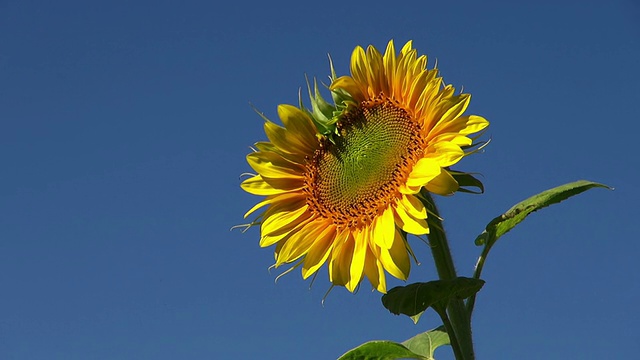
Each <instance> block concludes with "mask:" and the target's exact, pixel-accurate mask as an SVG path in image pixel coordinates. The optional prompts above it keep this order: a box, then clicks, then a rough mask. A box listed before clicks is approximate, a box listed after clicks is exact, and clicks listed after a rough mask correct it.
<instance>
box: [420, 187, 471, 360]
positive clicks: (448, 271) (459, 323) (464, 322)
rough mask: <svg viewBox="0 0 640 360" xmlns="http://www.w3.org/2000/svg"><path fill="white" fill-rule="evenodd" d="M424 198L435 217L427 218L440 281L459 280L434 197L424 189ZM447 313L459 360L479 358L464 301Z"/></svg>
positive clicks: (448, 308) (451, 305)
mask: <svg viewBox="0 0 640 360" xmlns="http://www.w3.org/2000/svg"><path fill="white" fill-rule="evenodd" d="M421 195H422V196H421V197H422V202H423V203H424V205H425V206H426V207H427V210H428V211H429V212H430V214H431V215H432V216H429V217H428V218H427V221H428V222H429V230H430V232H429V235H428V238H429V244H430V248H431V254H432V255H433V260H434V263H435V265H436V269H437V271H438V276H439V278H440V280H452V279H455V278H457V277H458V275H457V273H456V269H455V266H454V263H453V257H452V256H451V249H450V248H449V242H448V241H447V236H446V233H445V231H444V227H443V226H442V221H441V220H440V219H441V218H440V214H439V212H438V208H437V207H436V203H435V201H434V199H433V197H432V196H431V194H430V193H429V192H427V191H426V190H423V191H422V192H421ZM447 313H448V314H449V319H450V321H451V330H449V329H447V330H448V331H449V332H451V331H453V334H449V336H450V338H456V339H457V344H454V343H453V342H452V343H451V346H452V347H454V346H456V345H457V347H458V349H457V351H456V349H454V351H453V352H454V354H455V357H456V360H473V359H475V354H474V351H473V339H472V337H471V319H470V317H469V314H468V312H467V309H466V308H465V306H464V301H463V300H457V299H454V300H451V301H450V302H449V305H448V306H447Z"/></svg>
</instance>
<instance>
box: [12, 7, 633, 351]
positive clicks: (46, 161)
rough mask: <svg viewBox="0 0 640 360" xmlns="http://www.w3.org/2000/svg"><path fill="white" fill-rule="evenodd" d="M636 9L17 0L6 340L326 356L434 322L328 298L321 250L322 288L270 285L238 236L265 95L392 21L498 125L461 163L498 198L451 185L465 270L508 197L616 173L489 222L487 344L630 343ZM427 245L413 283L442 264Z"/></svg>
mask: <svg viewBox="0 0 640 360" xmlns="http://www.w3.org/2000/svg"><path fill="white" fill-rule="evenodd" d="M638 19H640V6H638V5H637V4H635V3H634V2H633V1H611V2H594V1H580V2H578V1H574V2H572V1H566V2H551V1H549V2H546V1H542V2H527V3H525V2H519V3H517V4H515V2H507V1H504V2H491V1H488V2H473V1H458V2H451V3H445V2H427V1H423V2H421V4H420V5H412V4H405V3H403V2H392V3H391V4H390V5H389V4H385V3H384V2H380V3H371V2H325V3H313V4H311V3H307V2H295V3H288V2H264V3H251V4H249V3H246V4H245V3H243V2H230V3H223V4H215V3H214V2H209V1H184V2H179V3H178V2H168V1H160V2H142V1H138V2H124V1H111V2H101V3H98V2H87V1H57V2H46V1H1V2H0V49H1V50H0V125H1V127H0V129H1V131H0V163H1V164H2V171H1V172H0V198H1V199H2V201H0V288H1V289H2V295H1V296H0V358H2V359H7V360H13V359H16V360H18V359H19V360H23V359H218V358H219V359H230V358H233V359H254V358H261V359H300V358H305V359H332V358H336V357H337V356H339V355H340V354H342V353H343V352H345V351H346V350H348V349H350V348H352V347H354V346H356V345H358V344H360V343H362V342H365V341H368V340H373V339H390V340H395V341H402V340H405V339H407V338H409V337H411V336H413V335H414V334H416V333H418V332H420V331H424V330H427V329H430V328H432V327H436V326H438V325H439V323H438V321H437V319H436V317H435V316H433V314H428V315H426V316H424V317H423V318H422V320H421V322H419V323H418V325H413V323H412V322H411V321H410V320H409V319H408V318H402V317H397V316H394V315H391V314H389V313H388V312H387V311H386V310H385V309H383V308H382V306H381V302H380V295H379V294H378V293H375V292H370V291H368V286H364V287H363V288H362V289H361V291H360V292H358V293H357V294H355V295H353V294H350V293H349V292H347V291H346V290H345V289H334V290H333V291H332V292H331V294H330V296H329V297H328V299H327V301H325V303H324V306H323V305H322V304H321V300H322V298H323V296H324V294H325V292H326V290H327V289H328V282H327V279H326V268H323V269H322V270H321V275H320V276H318V278H317V280H316V282H315V283H314V284H313V287H312V288H311V289H309V282H308V281H303V280H302V279H301V277H300V275H299V273H298V272H297V271H296V272H294V273H292V274H289V275H287V276H285V277H283V278H281V279H280V280H279V281H278V283H277V284H275V283H274V279H275V277H276V275H277V274H279V271H275V272H274V271H272V272H271V273H269V272H268V271H267V268H268V267H269V266H270V265H271V264H272V261H273V255H272V249H262V248H260V247H259V246H258V237H259V234H258V230H257V229H251V230H249V231H247V232H246V233H241V232H239V231H229V229H230V228H231V227H232V226H233V225H236V224H239V223H242V222H243V219H242V215H243V214H244V212H245V211H246V210H247V209H248V208H250V207H251V206H252V205H253V204H254V203H255V202H256V201H258V198H257V197H255V196H252V195H249V194H246V193H243V192H242V191H241V190H240V188H239V183H240V179H239V175H240V174H241V173H243V172H246V171H248V170H250V168H249V167H248V165H247V164H246V162H245V160H244V157H245V155H246V153H247V152H248V151H249V146H250V145H251V144H253V143H254V142H256V141H260V140H264V139H265V136H264V134H263V132H262V120H261V119H260V118H259V117H258V116H257V115H256V114H255V113H254V111H253V110H252V109H251V106H250V104H253V105H255V106H256V107H257V108H258V109H260V110H262V111H264V112H265V114H266V115H267V116H269V117H271V118H272V119H276V118H277V117H276V106H277V105H278V104H280V103H291V104H295V103H296V102H297V93H298V89H299V88H300V87H302V86H304V84H305V82H304V81H305V80H304V76H305V74H307V75H308V76H310V77H317V78H319V79H322V80H324V79H326V77H327V76H328V75H329V65H328V59H327V54H331V57H332V58H333V60H334V62H335V67H336V70H337V72H338V73H339V74H346V73H347V72H348V62H349V58H350V54H351V51H352V49H353V48H354V47H355V46H356V45H363V46H366V45H368V44H373V45H375V46H377V47H378V48H384V46H385V45H386V43H387V41H388V40H389V39H394V40H395V41H396V42H397V43H399V44H403V43H404V42H405V41H407V40H409V39H413V41H414V47H416V48H417V49H418V51H419V52H420V53H421V54H427V55H428V56H429V64H430V65H433V63H434V61H435V59H436V58H437V60H438V66H439V68H440V70H441V73H442V75H443V76H444V79H445V81H446V82H447V83H451V84H453V85H455V86H456V87H457V88H460V87H461V86H464V89H465V91H466V92H470V93H471V94H472V95H473V96H472V101H471V106H470V108H469V113H475V114H479V115H482V116H484V117H486V118H487V119H488V120H489V121H490V122H491V126H490V128H489V130H488V132H487V136H490V137H491V139H492V142H491V144H490V146H489V147H488V148H487V149H486V151H485V153H484V154H481V155H477V156H473V157H469V158H466V159H464V160H463V161H462V162H461V164H460V166H459V167H458V168H460V169H464V170H467V171H477V172H480V173H482V174H483V180H484V183H485V186H486V193H485V194H484V195H481V196H474V195H466V194H458V195H456V196H454V197H450V198H438V199H437V200H438V204H439V205H440V210H441V212H442V214H443V216H444V218H445V226H446V227H447V229H448V231H449V237H450V241H451V246H452V251H453V252H454V257H455V260H456V264H457V267H458V270H459V273H460V274H461V275H470V274H471V271H472V268H473V264H474V262H475V259H476V257H477V256H478V254H479V252H480V249H479V248H477V247H475V246H474V245H473V240H474V239H475V236H476V235H477V234H478V233H480V232H481V231H482V229H483V228H484V225H485V224H486V223H487V222H488V221H489V220H490V219H491V218H493V217H494V216H496V215H499V214H500V213H502V212H503V211H505V210H507V209H508V208H509V207H510V206H511V205H512V204H514V203H516V202H517V201H520V200H522V199H524V198H526V197H528V196H529V195H532V194H534V193H537V192H539V191H542V190H545V189H547V188H550V187H553V186H556V185H560V184H563V183H566V182H570V181H574V180H578V179H588V180H593V181H599V182H603V183H606V184H608V185H610V186H613V187H615V189H616V190H615V191H607V190H603V189H595V190H591V191H589V192H587V193H585V194H583V195H581V196H578V197H576V198H573V199H571V200H570V201H567V202H563V203H562V204H559V205H554V206H553V207H551V208H548V209H545V210H544V211H541V212H539V213H535V214H533V215H532V216H531V217H529V218H528V219H527V220H526V221H525V222H524V223H522V224H521V225H520V226H519V227H518V228H516V229H515V230H514V231H512V232H511V233H509V234H507V235H506V236H505V237H504V238H503V239H501V240H500V241H499V243H498V244H497V245H496V247H495V248H494V249H493V251H492V253H491V254H490V256H489V259H488V262H487V265H486V266H485V270H484V276H483V278H484V279H485V280H486V281H487V283H486V285H485V286H484V288H483V289H482V291H481V292H480V294H479V295H478V301H477V304H476V311H475V313H474V319H473V324H474V325H473V326H474V336H475V341H476V351H477V354H478V358H479V359H514V358H518V359H538V358H546V359H602V358H613V359H617V358H620V359H624V358H631V357H632V356H635V355H637V354H638V353H639V352H640V341H639V340H640V330H638V324H639V323H640V313H639V312H638V311H637V304H638V302H639V301H640V285H638V284H640V276H639V275H638V270H637V269H638V266H637V259H638V256H639V255H640V245H639V242H638V230H637V228H636V227H635V226H636V225H637V219H636V217H637V215H638V214H639V211H638V204H639V203H640V190H638V188H639V186H638V184H637V181H638V179H639V178H640V171H639V170H638V164H639V162H638V159H637V149H636V148H635V145H636V144H637V136H638V115H637V110H636V109H635V106H637V104H638V103H639V102H640V90H639V89H640V88H639V86H638V83H639V81H640V76H639V75H640V70H639V67H638V64H640V22H639V21H638ZM413 240H416V241H413ZM413 240H412V245H413V247H414V250H415V251H416V252H417V253H418V256H419V258H420V261H421V265H420V266H414V268H413V272H412V274H411V277H410V279H409V280H410V281H412V282H413V281H428V280H432V279H434V278H435V270H434V267H433V264H432V262H431V261H430V256H429V250H428V248H427V247H426V246H425V245H424V244H423V243H422V242H420V241H419V240H417V239H413ZM388 278H390V277H388ZM390 282H391V284H390V286H395V285H401V284H402V282H400V281H391V280H390ZM436 355H437V356H438V359H451V358H452V356H451V354H450V353H449V350H448V349H443V350H438V352H436Z"/></svg>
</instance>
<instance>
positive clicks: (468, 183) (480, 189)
mask: <svg viewBox="0 0 640 360" xmlns="http://www.w3.org/2000/svg"><path fill="white" fill-rule="evenodd" d="M448 171H449V174H451V176H453V178H454V179H455V180H456V181H457V182H458V185H459V186H460V187H459V188H458V190H457V191H459V192H464V193H470V194H483V193H484V185H483V184H482V181H480V180H478V179H477V178H476V177H475V176H473V175H471V174H470V173H465V172H460V171H454V170H448ZM473 188H475V189H473ZM476 189H477V190H476Z"/></svg>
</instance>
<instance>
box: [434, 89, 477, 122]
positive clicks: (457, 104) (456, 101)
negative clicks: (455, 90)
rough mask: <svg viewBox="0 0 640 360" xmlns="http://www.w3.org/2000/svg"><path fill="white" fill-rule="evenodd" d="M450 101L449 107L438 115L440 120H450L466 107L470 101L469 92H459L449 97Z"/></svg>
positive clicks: (460, 113)
mask: <svg viewBox="0 0 640 360" xmlns="http://www.w3.org/2000/svg"><path fill="white" fill-rule="evenodd" d="M450 101H451V103H450V104H448V106H450V108H449V109H448V110H447V111H446V112H445V113H444V115H442V117H440V122H451V121H453V120H454V119H456V118H457V117H459V116H460V115H462V113H464V111H465V110H466V109H467V106H469V102H470V101H471V95H469V94H460V95H458V96H455V97H453V98H451V100H450Z"/></svg>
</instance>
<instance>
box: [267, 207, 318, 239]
mask: <svg viewBox="0 0 640 360" xmlns="http://www.w3.org/2000/svg"><path fill="white" fill-rule="evenodd" d="M302 204H304V202H302V203H301V202H292V204H291V206H282V207H279V208H277V209H274V210H273V212H271V209H269V211H267V213H265V217H264V220H263V221H262V225H261V227H260V232H261V233H262V235H269V234H271V233H274V232H275V231H277V230H278V229H281V228H286V227H287V226H290V225H291V224H295V223H297V221H296V220H297V219H298V218H300V217H302V216H303V215H308V216H309V215H310V213H309V206H308V205H306V204H304V205H302ZM269 212H271V213H269ZM308 216H306V217H308Z"/></svg>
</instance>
